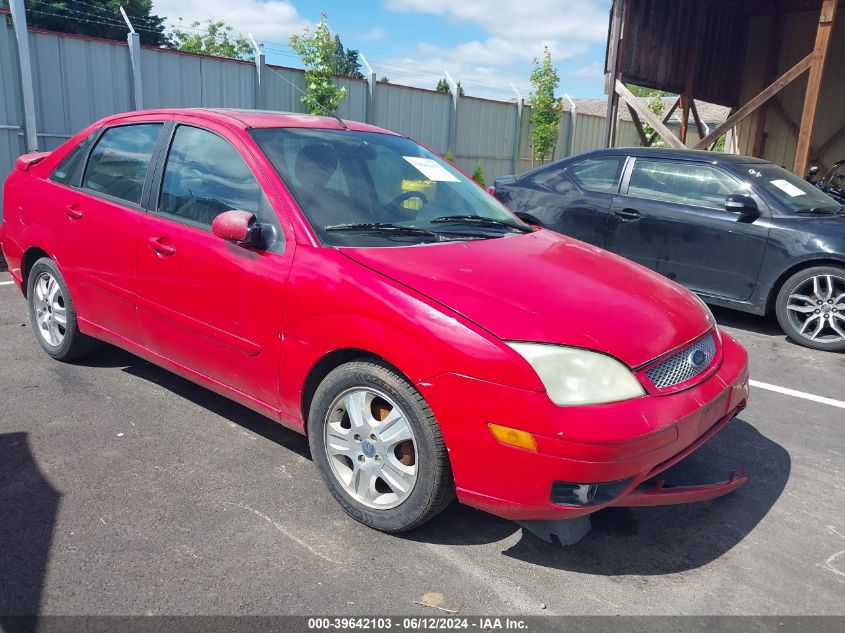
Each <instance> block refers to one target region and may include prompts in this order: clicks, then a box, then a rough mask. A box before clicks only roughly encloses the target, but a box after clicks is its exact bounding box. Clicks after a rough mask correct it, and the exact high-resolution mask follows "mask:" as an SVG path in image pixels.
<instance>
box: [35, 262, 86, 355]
mask: <svg viewBox="0 0 845 633" xmlns="http://www.w3.org/2000/svg"><path fill="white" fill-rule="evenodd" d="M26 292H27V294H26V296H27V303H28V306H29V320H30V323H31V324H32V329H33V331H34V332H35V338H36V339H37V340H38V342H39V343H40V344H41V347H42V348H44V351H45V352H47V353H48V354H49V355H50V356H52V357H53V358H55V359H56V360H62V361H68V360H73V359H76V358H81V357H82V356H85V355H87V354H89V353H91V352H92V351H94V350H95V349H96V348H97V346H98V341H97V340H95V339H92V338H91V337H89V336H85V335H84V334H83V333H82V332H80V331H79V327H78V325H77V322H76V309H75V308H74V306H73V301H72V300H71V298H70V293H69V292H68V289H67V284H65V280H64V277H62V273H61V272H59V267H58V266H56V263H55V262H54V261H53V260H52V259H49V258H47V257H42V258H41V259H39V260H38V261H36V262H35V264H33V266H32V268H31V269H30V271H29V276H28V277H27V291H26Z"/></svg>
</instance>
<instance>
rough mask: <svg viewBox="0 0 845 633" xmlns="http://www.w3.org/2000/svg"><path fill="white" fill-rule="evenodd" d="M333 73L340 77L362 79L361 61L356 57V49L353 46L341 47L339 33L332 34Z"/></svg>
mask: <svg viewBox="0 0 845 633" xmlns="http://www.w3.org/2000/svg"><path fill="white" fill-rule="evenodd" d="M334 74H335V75H341V76H342V77H352V78H354V79H363V78H364V75H363V74H362V73H361V61H360V60H359V59H358V51H357V50H356V49H354V48H343V43H342V42H341V41H340V35H338V34H337V33H335V36H334Z"/></svg>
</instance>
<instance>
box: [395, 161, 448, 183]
mask: <svg viewBox="0 0 845 633" xmlns="http://www.w3.org/2000/svg"><path fill="white" fill-rule="evenodd" d="M402 158H404V159H405V160H406V161H408V162H409V163H411V164H412V165H413V166H414V167H416V168H417V171H419V172H420V173H421V174H422V175H423V176H425V177H426V178H428V179H429V180H433V181H434V182H460V181H459V180H458V179H457V178H456V177H455V176H453V175H452V174H450V173H449V172H448V171H447V170H446V168H445V167H443V165H440V164H438V163H437V161H435V160H432V159H431V158H420V157H419V156H403V157H402Z"/></svg>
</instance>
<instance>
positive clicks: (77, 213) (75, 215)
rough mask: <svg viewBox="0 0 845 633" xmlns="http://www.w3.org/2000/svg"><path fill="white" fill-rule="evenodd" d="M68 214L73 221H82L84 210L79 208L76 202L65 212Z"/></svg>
mask: <svg viewBox="0 0 845 633" xmlns="http://www.w3.org/2000/svg"><path fill="white" fill-rule="evenodd" d="M65 213H67V217H69V218H70V219H71V220H81V219H82V209H80V208H79V205H78V204H76V203H75V202H74V203H73V204H69V205H68V207H67V209H66V210H65Z"/></svg>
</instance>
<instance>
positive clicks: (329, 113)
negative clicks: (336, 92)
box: [266, 66, 349, 130]
mask: <svg viewBox="0 0 845 633" xmlns="http://www.w3.org/2000/svg"><path fill="white" fill-rule="evenodd" d="M266 68H267V70H269V71H270V72H271V73H273V74H274V75H276V76H277V77H280V78H281V79H282V80H283V81H285V82H287V83H288V84H290V85H291V87H293V88H294V89H295V90H297V91H298V92H299V93H300V94H301V95H302V96H303V97H305V100H306V101H310V102H311V103H313V104H315V105H317V106H319V108H320V109H321V110H322V111H323V112H325V113H326V116H330V117H332V118H333V119H334V120H335V121H337V124H338V125H339V126H340V127H341V128H343V129H344V130H348V129H349V128H348V127H347V126H346V122H345V121H344V120H343V119H341V118H340V117H339V116H338V115H337V113H336V112H335V111H334V110H328V109H327V108H326V106H324V105H323V104H322V103H320V102H319V101H316V100H314V98H313V97H312V96H311V95H309V94H307V93H306V92H305V91H304V90H303V89H302V88H300V87H299V86H297V85H296V84H295V83H293V82H292V81H291V80H290V79H288V78H287V77H285V76H284V75H283V74H282V73H280V72H277V71H275V70H274V69H273V68H272V67H270V66H267V67H266Z"/></svg>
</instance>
